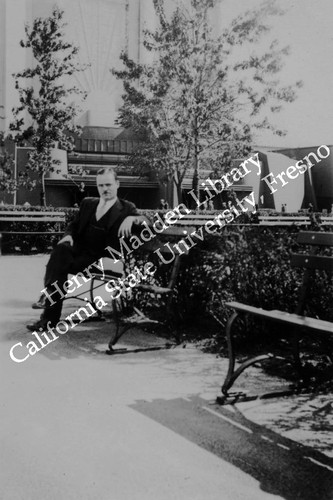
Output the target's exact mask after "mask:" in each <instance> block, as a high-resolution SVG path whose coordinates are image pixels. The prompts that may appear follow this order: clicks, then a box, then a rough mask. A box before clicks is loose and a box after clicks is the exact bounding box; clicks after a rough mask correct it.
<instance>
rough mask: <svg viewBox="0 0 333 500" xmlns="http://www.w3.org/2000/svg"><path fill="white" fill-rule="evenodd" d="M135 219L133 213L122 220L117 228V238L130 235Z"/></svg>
mask: <svg viewBox="0 0 333 500" xmlns="http://www.w3.org/2000/svg"><path fill="white" fill-rule="evenodd" d="M136 219H137V217H135V216H134V215H129V216H128V217H126V219H124V220H123V222H122V223H121V224H120V227H119V230H118V236H119V238H121V237H122V236H124V237H125V238H128V237H129V236H131V233H132V225H133V222H134V221H135V220H136Z"/></svg>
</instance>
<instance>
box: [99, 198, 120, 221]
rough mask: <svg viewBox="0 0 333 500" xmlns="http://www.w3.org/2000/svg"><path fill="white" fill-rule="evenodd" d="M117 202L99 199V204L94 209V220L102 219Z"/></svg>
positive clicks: (115, 199)
mask: <svg viewBox="0 0 333 500" xmlns="http://www.w3.org/2000/svg"><path fill="white" fill-rule="evenodd" d="M116 201H117V198H114V199H113V200H106V201H105V200H103V198H101V199H100V200H99V203H98V205H97V208H96V220H99V219H101V218H102V217H103V215H104V214H106V212H107V211H108V210H110V208H111V207H113V205H114V204H115V203H116Z"/></svg>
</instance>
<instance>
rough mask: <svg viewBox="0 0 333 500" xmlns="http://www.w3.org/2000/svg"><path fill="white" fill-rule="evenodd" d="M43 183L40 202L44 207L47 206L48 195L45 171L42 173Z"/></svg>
mask: <svg viewBox="0 0 333 500" xmlns="http://www.w3.org/2000/svg"><path fill="white" fill-rule="evenodd" d="M41 185H42V190H41V193H40V204H41V206H42V207H46V196H45V173H44V172H43V173H42V176H41Z"/></svg>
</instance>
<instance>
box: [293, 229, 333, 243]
mask: <svg viewBox="0 0 333 500" xmlns="http://www.w3.org/2000/svg"><path fill="white" fill-rule="evenodd" d="M297 242H298V243H300V244H303V245H323V246H333V233H319V232H315V231H301V232H300V233H299V235H298V237H297Z"/></svg>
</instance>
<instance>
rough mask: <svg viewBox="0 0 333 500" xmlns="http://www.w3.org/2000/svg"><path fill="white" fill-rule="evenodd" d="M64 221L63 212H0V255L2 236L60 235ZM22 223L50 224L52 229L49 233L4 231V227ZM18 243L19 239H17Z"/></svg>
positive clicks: (64, 215)
mask: <svg viewBox="0 0 333 500" xmlns="http://www.w3.org/2000/svg"><path fill="white" fill-rule="evenodd" d="M65 220H66V214H65V212H55V211H27V212H26V211H19V210H17V211H15V210H3V211H0V255H1V251H2V246H3V235H6V234H8V235H17V237H19V236H20V235H31V236H39V235H50V236H54V235H59V236H60V235H62V234H63V230H61V229H62V226H63V223H64V222H65ZM15 222H22V223H24V224H32V223H38V222H43V223H52V227H50V230H49V231H34V230H31V231H24V230H19V231H15V230H11V229H4V227H6V228H8V227H10V224H11V223H15ZM18 241H19V239H18Z"/></svg>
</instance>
